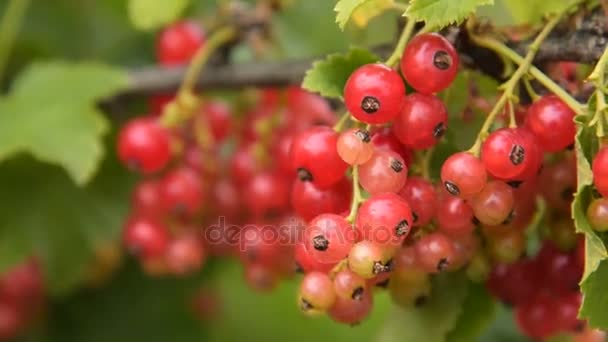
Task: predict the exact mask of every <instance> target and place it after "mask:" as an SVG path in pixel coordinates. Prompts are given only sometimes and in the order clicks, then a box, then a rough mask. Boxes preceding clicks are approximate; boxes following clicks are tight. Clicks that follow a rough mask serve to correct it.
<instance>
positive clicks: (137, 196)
mask: <svg viewBox="0 0 608 342" xmlns="http://www.w3.org/2000/svg"><path fill="white" fill-rule="evenodd" d="M131 207H132V210H133V211H134V212H136V213H139V214H142V215H146V216H155V215H159V214H160V213H161V212H162V198H161V194H160V186H159V183H158V182H157V181H155V180H144V181H141V182H140V183H139V184H137V185H136V186H135V189H133V193H132V194H131Z"/></svg>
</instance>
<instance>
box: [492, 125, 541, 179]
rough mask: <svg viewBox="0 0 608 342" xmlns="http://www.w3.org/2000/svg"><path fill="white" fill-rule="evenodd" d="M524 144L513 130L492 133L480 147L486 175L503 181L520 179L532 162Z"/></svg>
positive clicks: (504, 129)
mask: <svg viewBox="0 0 608 342" xmlns="http://www.w3.org/2000/svg"><path fill="white" fill-rule="evenodd" d="M524 143H525V141H524V138H523V137H522V136H520V135H519V134H517V133H516V129H515V128H502V129H499V130H496V131H494V132H492V133H491V134H490V135H489V136H488V137H487V138H486V140H485V141H484V142H483V144H482V146H481V160H482V161H483V164H484V165H485V167H486V170H487V171H488V173H489V174H491V175H492V176H494V177H496V178H499V179H504V180H511V179H517V178H518V177H520V176H521V175H522V174H523V173H524V172H525V171H526V168H527V167H528V164H529V162H531V161H532V160H530V156H529V155H528V154H529V153H530V152H529V151H527V146H526V145H525V144H524Z"/></svg>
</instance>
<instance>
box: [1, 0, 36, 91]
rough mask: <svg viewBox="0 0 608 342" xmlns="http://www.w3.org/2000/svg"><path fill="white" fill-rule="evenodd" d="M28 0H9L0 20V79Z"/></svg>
mask: <svg viewBox="0 0 608 342" xmlns="http://www.w3.org/2000/svg"><path fill="white" fill-rule="evenodd" d="M29 3H30V0H10V2H9V3H8V4H7V5H6V7H5V9H4V15H3V16H2V21H1V22H0V80H1V79H2V78H3V76H4V69H5V68H6V63H7V62H8V57H9V54H10V52H11V50H12V48H13V44H14V42H15V38H16V37H17V33H18V31H19V27H20V26H21V22H22V20H23V17H24V16H25V12H26V10H27V7H28V5H29Z"/></svg>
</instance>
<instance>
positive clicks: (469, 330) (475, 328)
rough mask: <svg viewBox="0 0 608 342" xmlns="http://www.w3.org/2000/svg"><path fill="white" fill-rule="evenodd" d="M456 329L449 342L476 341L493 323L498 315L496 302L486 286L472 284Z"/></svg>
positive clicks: (449, 335)
mask: <svg viewBox="0 0 608 342" xmlns="http://www.w3.org/2000/svg"><path fill="white" fill-rule="evenodd" d="M462 307H463V311H462V313H461V314H460V316H459V317H458V321H457V322H456V325H455V327H454V329H452V330H451V331H450V332H449V333H448V335H447V338H446V341H448V342H468V341H476V340H477V339H478V337H479V336H481V334H482V333H483V332H484V331H485V329H486V328H487V327H488V326H489V325H490V323H492V321H493V319H494V316H495V314H496V302H495V300H494V298H492V296H490V294H489V293H488V291H487V290H486V288H485V286H483V285H480V284H473V283H472V284H470V285H469V289H468V293H467V297H466V299H465V300H464V303H463V305H462Z"/></svg>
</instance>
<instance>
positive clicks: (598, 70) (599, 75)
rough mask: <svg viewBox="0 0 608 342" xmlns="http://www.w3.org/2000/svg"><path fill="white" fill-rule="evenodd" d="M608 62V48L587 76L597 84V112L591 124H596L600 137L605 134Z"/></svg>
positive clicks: (596, 130)
mask: <svg viewBox="0 0 608 342" xmlns="http://www.w3.org/2000/svg"><path fill="white" fill-rule="evenodd" d="M607 62H608V48H606V49H605V50H604V53H603V54H602V57H600V59H599V60H598V61H597V64H596V65H595V68H594V69H593V71H592V72H591V74H590V75H589V77H587V80H589V81H591V82H593V84H594V85H595V114H594V115H593V118H592V119H591V121H590V122H589V126H590V127H591V126H593V125H596V127H595V134H596V136H598V137H603V136H604V114H605V113H606V109H607V108H608V106H607V105H606V98H605V94H604V85H605V82H606V64H607Z"/></svg>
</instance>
